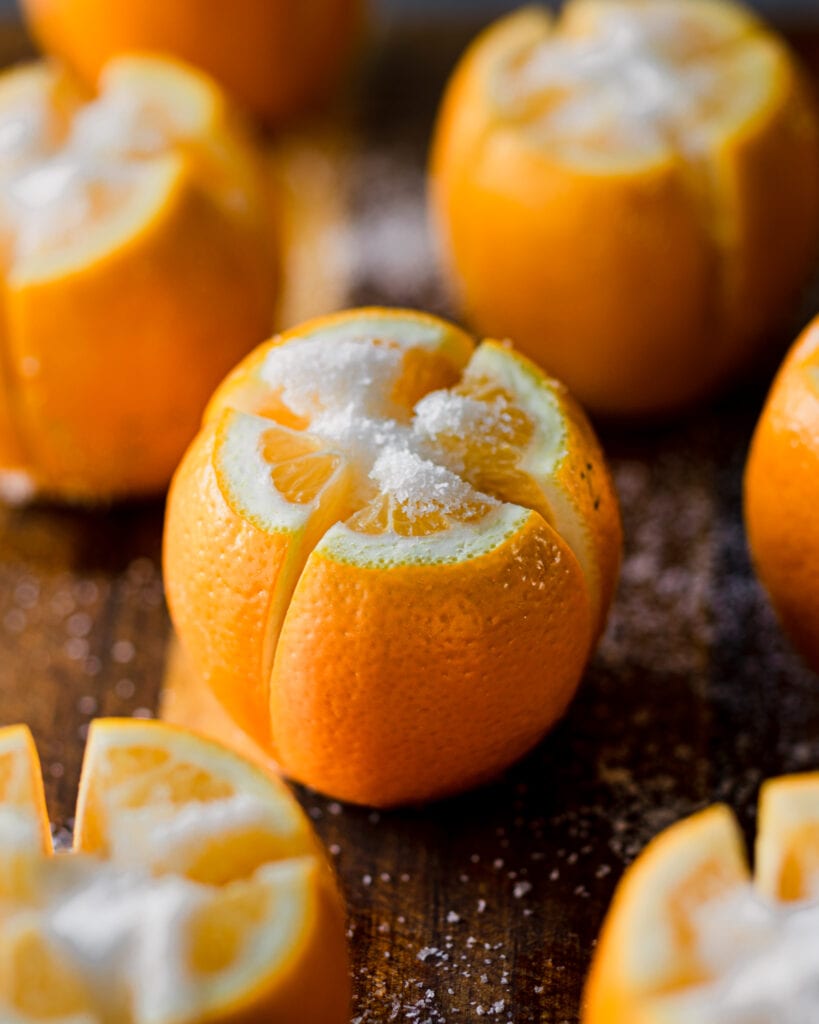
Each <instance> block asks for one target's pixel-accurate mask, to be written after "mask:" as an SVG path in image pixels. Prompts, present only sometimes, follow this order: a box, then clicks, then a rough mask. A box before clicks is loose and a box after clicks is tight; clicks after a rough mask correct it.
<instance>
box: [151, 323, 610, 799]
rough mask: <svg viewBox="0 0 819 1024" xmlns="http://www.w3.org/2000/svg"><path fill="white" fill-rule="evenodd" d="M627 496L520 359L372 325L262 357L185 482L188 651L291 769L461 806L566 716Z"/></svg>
mask: <svg viewBox="0 0 819 1024" xmlns="http://www.w3.org/2000/svg"><path fill="white" fill-rule="evenodd" d="M620 545H621V536H620V521H619V514H618V508H617V501H616V498H615V495H614V491H613V488H612V484H611V480H610V477H609V474H608V470H607V468H606V465H605V462H604V459H603V456H602V453H601V451H600V448H599V446H598V444H597V441H596V439H595V437H594V434H593V433H592V431H591V428H590V427H589V425H588V423H587V421H586V419H585V417H584V415H583V413H582V412H581V411H580V409H579V408H578V407H577V406H576V404H575V403H574V402H573V401H572V399H571V398H570V397H569V395H568V394H567V392H566V391H565V389H564V388H563V386H562V385H561V384H558V383H557V382H556V381H554V380H552V379H551V378H549V377H547V376H545V375H544V374H543V373H542V372H541V371H540V370H539V369H538V368H537V367H536V366H534V365H533V364H532V363H530V362H529V361H528V360H526V359H524V358H523V357H522V356H520V355H518V354H517V353H516V352H514V350H513V349H511V348H510V347H508V346H505V345H501V344H498V343H497V342H491V341H487V342H484V343H483V344H482V345H480V346H478V347H477V348H475V346H474V344H473V342H472V340H471V339H470V338H469V337H468V336H467V335H466V334H464V333H463V332H462V331H460V330H458V329H457V328H455V327H453V326H452V325H451V324H448V323H446V322H445V321H443V320H439V319H438V318H436V317H432V316H427V315H424V314H421V313H413V312H409V311H403V310H388V309H363V310H353V311H350V312H346V313H342V314H338V315H335V316H332V317H328V318H324V319H320V320H317V321H312V322H309V323H307V324H304V325H302V326H300V327H297V328H295V329H293V330H291V331H288V332H287V333H286V334H283V335H281V336H280V337H277V338H274V339H273V340H272V341H271V342H269V343H268V344H266V345H263V346H262V347H260V348H259V349H257V350H256V352H255V353H253V354H252V355H251V356H249V357H248V359H247V360H246V361H245V362H244V363H242V364H241V365H240V366H239V367H238V369H237V370H236V371H234V373H233V374H231V375H230V376H229V377H228V378H227V380H226V381H225V383H224V384H223V385H222V386H221V388H220V389H219V390H218V391H217V392H216V395H215V397H214V399H213V400H212V402H211V404H210V406H209V409H208V411H207V414H206V420H205V425H204V426H203V429H202V431H201V432H200V434H199V436H198V438H197V439H196V440H195V441H194V443H193V445H192V447H191V448H190V449H189V451H188V453H187V455H186V456H185V459H184V460H183V462H182V464H181V466H180V468H179V470H178V472H177V474H176V476H175V478H174V482H173V484H172V489H171V493H170V497H169V504H168V515H167V522H166V534H165V576H166V583H167V593H168V600H169V604H170V608H171V613H172V617H173V620H174V623H175V625H176V628H177V631H178V634H179V637H180V639H181V641H182V643H183V645H184V646H185V647H186V649H187V651H188V654H189V656H190V658H191V660H192V662H193V663H194V665H195V666H196V668H197V670H198V671H199V672H200V673H201V674H202V676H203V677H204V678H205V680H206V681H207V683H208V684H209V685H210V687H211V688H212V689H213V691H214V693H215V694H216V696H217V697H218V698H219V700H220V701H221V702H222V703H223V705H224V706H225V708H226V709H227V710H228V711H229V712H230V714H231V715H232V716H233V717H234V718H235V719H236V720H237V721H238V722H239V724H241V725H242V727H243V728H244V729H245V730H246V731H247V732H249V733H250V734H251V735H252V736H253V737H254V738H255V739H256V740H257V741H258V742H259V743H260V744H261V745H262V747H263V748H265V749H266V750H267V751H268V752H269V753H272V755H273V757H274V758H275V759H277V760H278V761H279V763H280V764H281V766H282V767H283V769H284V770H285V772H287V773H288V774H289V775H291V776H292V777H294V778H296V779H299V780H301V781H303V782H306V783H308V784H309V785H311V786H314V787H316V788H318V789H321V790H323V791H325V792H327V793H330V794H333V795H335V796H338V797H341V798H343V799H348V800H353V801H358V802H363V803H371V804H383V805H386V804H397V803H402V802H406V801H416V800H424V799H429V798H431V797H436V796H440V795H443V794H444V793H450V792H454V791H457V790H459V789H463V788H465V787H467V786H469V785H472V784H475V783H477V782H479V781H481V780H483V779H486V778H488V777H489V776H491V775H494V774H495V773H497V772H498V771H500V770H501V769H503V768H505V767H506V766H507V765H509V764H510V763H511V762H512V761H514V760H515V759H516V758H518V757H520V756H521V755H522V754H523V753H524V752H525V751H527V750H528V749H529V748H530V747H532V746H533V745H534V744H535V743H536V742H537V741H538V740H539V739H540V737H541V736H542V735H543V734H544V732H545V731H546V730H547V729H548V728H549V727H550V726H551V725H553V724H554V722H555V721H556V720H557V719H558V718H559V717H560V715H561V714H562V713H563V711H564V709H565V708H566V705H567V703H568V701H569V700H570V698H571V696H572V694H573V693H574V690H575V688H576V687H577V684H578V681H579V679H580V676H581V673H582V671H583V668H584V666H585V664H586V661H587V659H588V657H589V654H590V652H591V650H592V648H593V645H594V642H595V640H596V638H597V637H598V636H599V634H600V631H601V629H602V627H603V624H604V622H605V618H606V614H607V611H608V608H609V604H610V602H611V598H612V593H613V589H614V585H615V581H616V576H617V570H618V565H619V558H620Z"/></svg>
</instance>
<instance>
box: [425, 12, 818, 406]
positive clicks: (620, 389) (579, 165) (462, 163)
mask: <svg viewBox="0 0 819 1024" xmlns="http://www.w3.org/2000/svg"><path fill="white" fill-rule="evenodd" d="M431 198H432V204H433V208H434V219H435V223H436V225H437V228H438V235H439V238H440V241H441V247H442V250H443V254H444V257H445V260H446V263H447V265H448V268H449V271H450V276H451V278H452V281H453V285H454V288H455V291H456V293H457V295H458V297H459V300H460V302H461V304H462V306H463V309H464V311H465V313H466V314H467V316H468V318H469V320H470V321H471V322H472V323H473V324H474V326H475V327H476V329H478V330H480V331H481V332H484V333H488V334H492V335H494V336H496V337H505V336H507V335H508V336H509V337H512V338H514V339H515V342H516V344H518V345H519V346H520V347H521V349H522V350H523V351H524V352H527V353H528V354H529V355H531V356H532V357H533V358H535V359H537V360H538V362H540V363H541V365H543V366H544V367H545V368H546V369H547V370H548V371H549V372H550V373H554V374H556V375H557V376H558V377H559V378H560V379H561V380H564V381H565V382H566V383H567V384H568V385H569V387H570V388H571V389H572V391H573V393H574V394H575V395H576V396H577V397H578V398H579V399H580V401H581V402H583V403H584V404H585V405H587V406H588V407H590V408H592V409H594V410H596V411H598V412H601V413H606V414H616V415H645V414H657V413H663V412H667V411H668V410H671V409H674V408H676V407H679V406H682V405H684V404H685V403H688V402H691V401H693V400H695V399H697V398H700V397H702V396H703V395H705V394H706V393H708V392H709V391H712V390H713V389H714V388H716V387H717V386H718V385H721V384H723V383H725V382H726V381H727V380H729V379H730V378H731V377H732V376H733V375H735V374H736V373H737V372H738V371H740V370H741V369H742V368H743V366H744V365H745V364H746V363H748V362H750V361H751V360H752V359H753V357H754V356H755V355H756V354H757V353H758V352H759V350H760V348H761V347H762V346H764V345H765V344H766V343H767V341H768V339H769V338H770V335H771V332H772V331H773V330H774V329H775V328H776V327H777V326H778V325H780V324H781V322H782V320H783V318H785V317H787V316H788V315H789V312H790V310H791V308H792V304H793V300H794V298H795V296H796V295H797V293H798V290H799V289H800V287H801V286H802V285H803V284H804V282H805V279H806V277H807V276H808V274H809V272H810V270H811V269H812V266H813V262H814V257H815V252H816V247H817V238H819V126H818V125H817V117H816V112H815V110H814V105H813V102H812V100H811V93H810V89H809V87H808V86H807V84H806V81H805V80H804V77H803V75H802V73H801V71H800V69H799V68H798V66H797V64H796V61H795V58H794V57H793V55H792V54H791V53H790V51H789V50H788V48H787V46H786V44H785V43H784V41H783V40H782V39H781V38H779V37H778V36H777V35H776V34H775V33H774V32H773V31H771V30H769V29H768V28H766V27H765V25H764V24H763V23H762V22H761V21H759V20H758V19H757V18H755V17H754V16H753V15H752V14H751V13H750V12H748V11H747V10H745V9H744V8H743V7H741V6H740V5H737V4H734V3H731V2H727V0H695V2H688V0H569V2H568V3H567V4H566V5H565V7H564V8H563V10H562V12H561V14H560V15H559V17H556V18H555V17H552V15H550V14H549V13H547V11H546V9H545V8H540V7H537V6H533V7H526V8H524V9H522V10H521V11H520V12H518V13H517V14H513V15H511V16H509V17H507V18H505V19H503V20H501V21H500V22H498V23H496V24H495V25H493V26H491V27H490V28H489V29H488V30H487V31H486V32H485V33H484V34H482V35H481V36H480V37H479V38H478V39H477V41H476V42H475V43H474V44H473V46H472V47H471V48H470V49H469V51H468V52H467V54H466V55H465V57H464V58H463V60H462V61H461V63H460V65H459V66H458V68H457V70H456V71H455V73H454V75H453V77H452V80H451V83H450V85H449V87H448V90H447V93H446V95H445V98H444V101H443V105H442V108H441V113H440V117H439V120H438V125H437V129H436V133H435V140H434V146H433V153H432V161H431Z"/></svg>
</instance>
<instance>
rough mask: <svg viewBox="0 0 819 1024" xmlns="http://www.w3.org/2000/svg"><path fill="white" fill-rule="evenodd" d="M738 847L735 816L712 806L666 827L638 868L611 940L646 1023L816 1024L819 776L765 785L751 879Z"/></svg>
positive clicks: (615, 913)
mask: <svg viewBox="0 0 819 1024" xmlns="http://www.w3.org/2000/svg"><path fill="white" fill-rule="evenodd" d="M742 847H743V840H742V836H741V833H740V831H739V827H738V825H737V823H736V821H735V820H734V818H733V815H732V814H731V812H730V811H729V810H728V809H727V808H725V807H715V808H711V809H710V810H708V811H705V812H703V813H702V814H700V815H696V816H695V817H693V818H690V819H688V820H687V821H683V822H680V823H679V824H678V825H676V826H674V827H672V828H671V829H669V830H668V831H667V832H666V833H664V834H663V835H661V836H660V837H659V838H658V839H657V840H655V842H654V843H652V844H651V846H650V847H649V848H648V850H647V851H646V853H645V854H643V856H642V857H641V858H639V859H638V861H637V862H636V864H635V865H634V866H633V867H632V868H631V869H630V872H629V875H628V876H627V878H626V880H624V883H623V887H622V890H621V893H620V895H619V897H618V900H617V901H616V902H615V904H614V907H613V909H612V919H611V921H610V923H609V925H608V928H609V931H608V933H607V935H608V937H609V942H610V948H611V953H612V954H614V955H617V956H620V955H621V956H622V961H621V964H620V965H619V966H618V967H617V968H616V973H618V974H619V977H618V978H617V982H616V983H617V984H622V985H626V986H628V987H629V988H632V989H633V990H634V991H635V992H636V994H637V995H638V1002H639V1001H640V999H642V1000H644V1005H645V1007H646V1009H647V1011H650V1012H648V1013H647V1016H646V1019H650V1020H652V1021H656V1022H657V1024H782V1022H784V1021H788V1022H793V1024H811V1022H813V1021H814V1020H816V1014H817V1006H819V775H817V774H810V775H803V776H791V777H785V778H782V779H776V780H773V781H772V782H769V783H767V784H766V786H765V787H763V792H762V798H761V802H760V814H759V833H758V838H757V846H756V876H755V879H754V880H753V881H752V879H751V876H750V874H749V872H748V869H747V867H746V864H745V857H744V851H743V849H742ZM610 969H612V970H613V971H614V970H615V966H614V965H613V964H612V965H610ZM613 983H614V982H613ZM636 1005H637V1004H635V1006H636ZM641 1019H642V1018H641Z"/></svg>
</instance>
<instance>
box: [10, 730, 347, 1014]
mask: <svg viewBox="0 0 819 1024" xmlns="http://www.w3.org/2000/svg"><path fill="white" fill-rule="evenodd" d="M39 775H40V772H39V763H38V760H37V754H36V751H35V750H34V746H33V743H32V741H31V736H30V734H29V733H28V730H27V729H25V728H23V727H12V728H9V729H5V730H0V861H3V862H4V867H5V861H6V860H7V858H8V857H9V855H10V854H13V855H14V856H15V858H16V861H15V863H16V867H17V870H16V871H15V872H14V873H11V874H10V873H9V872H8V871H7V870H4V871H3V873H2V875H0V879H2V880H0V1018H2V1020H3V1021H4V1022H10V1024H11V1022H13V1024H29V1022H34V1021H43V1020H48V1021H55V1022H59V1024H185V1022H190V1024H200V1022H203V1021H209V1022H211V1021H212V1022H214V1024H215V1022H217V1021H218V1022H225V1024H227V1022H237V1024H238V1022H240V1021H241V1022H242V1024H245V1022H247V1024H255V1022H258V1024H262V1022H273V1021H276V1022H281V1024H296V1022H298V1024H305V1022H309V1024H336V1022H337V1024H346V1022H347V1021H348V1020H349V1002H350V995H349V986H350V982H349V976H348V970H347V953H346V945H345V936H344V921H343V914H342V909H341V904H340V899H339V896H338V893H337V891H336V888H335V884H334V881H333V878H332V876H331V873H330V869H329V867H328V865H327V863H326V861H325V860H324V857H323V855H322V854H321V852H320V850H319V846H318V842H317V840H316V838H315V836H314V835H313V833H312V831H311V829H310V826H309V824H308V823H307V820H306V818H305V816H304V814H303V813H302V811H301V809H300V808H299V806H298V804H297V803H296V802H295V800H294V799H293V797H292V796H291V795H290V793H289V792H288V791H287V789H286V787H285V786H284V785H283V784H282V783H281V782H280V781H278V780H277V779H276V778H274V777H271V776H270V775H268V774H267V773H265V772H264V771H262V770H261V769H260V768H258V767H255V766H253V765H251V764H250V763H249V762H247V761H245V760H244V759H243V758H240V757H238V756H237V755H236V754H233V753H230V752H228V751H227V750H225V749H224V748H222V747H220V746H218V745H216V744H214V743H211V742H210V741H208V740H204V739H201V738H199V737H195V736H194V735H193V734H191V733H188V732H185V731H183V730H179V729H175V728H173V727H171V726H169V725H165V724H160V723H156V722H135V721H132V720H116V719H108V720H106V719H101V720H99V721H98V722H96V723H94V724H93V725H92V727H91V730H90V733H89V740H88V747H87V750H86V756H85V762H84V765H83V773H82V778H81V782H80V795H79V802H78V806H77V820H76V828H75V838H74V849H73V850H72V851H71V852H70V853H66V852H59V853H57V854H54V853H53V852H52V849H51V840H50V836H49V832H48V817H47V815H46V813H45V806H44V800H43V789H42V781H41V779H40V777H39ZM15 779H16V780H17V782H16V787H15V784H13V782H11V783H10V781H9V780H15ZM46 840H47V841H46Z"/></svg>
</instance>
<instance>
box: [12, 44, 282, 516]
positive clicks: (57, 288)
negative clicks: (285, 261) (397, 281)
mask: <svg viewBox="0 0 819 1024" xmlns="http://www.w3.org/2000/svg"><path fill="white" fill-rule="evenodd" d="M268 203H269V199H268V197H267V196H266V193H265V189H264V185H263V176H262V172H261V168H260V166H259V165H258V156H257V154H256V152H255V150H254V148H253V146H252V144H251V142H250V140H249V139H247V138H246V137H245V135H244V134H243V132H242V131H241V130H240V129H239V127H238V126H237V124H236V123H235V117H234V115H233V113H232V111H231V109H230V107H229V105H228V103H227V101H226V99H225V97H224V95H223V94H222V93H221V92H220V91H219V89H218V88H217V87H216V86H215V85H214V83H212V82H211V81H210V80H209V79H207V78H206V77H205V76H203V75H201V74H200V73H198V72H196V71H194V70H193V69H190V68H187V67H185V66H184V65H181V64H177V63H175V62H173V61H170V60H165V59H162V58H159V57H156V58H154V57H147V56H144V57H143V56H136V55H132V56H128V57H123V58H120V59H118V60H116V61H113V62H112V63H111V64H109V65H108V66H107V67H106V68H105V70H104V72H103V73H102V75H101V76H100V80H99V83H98V93H97V94H96V95H90V94H88V93H87V92H85V91H84V89H83V88H82V87H81V86H80V85H79V84H78V83H77V82H75V81H74V80H73V78H72V77H71V76H70V75H69V74H68V73H67V72H66V71H64V70H63V69H61V68H60V67H59V65H56V64H35V65H31V66H28V67H24V68H22V69H15V70H12V71H8V72H5V73H4V74H3V75H2V76H0V278H2V283H3V305H2V315H1V316H0V409H1V410H2V411H0V474H2V475H0V485H1V484H3V483H4V482H9V481H12V482H15V481H16V482H17V483H18V485H19V483H20V482H21V481H23V480H27V481H28V484H29V487H28V489H29V491H33V492H36V491H45V492H47V493H49V494H54V495H57V496H59V497H64V498H69V499H71V498H75V499H82V500H95V499H106V498H110V497H116V496H118V495H122V494H130V493H135V492H145V491H151V490H158V489H160V488H161V487H163V486H164V485H165V484H166V483H167V481H168V479H169V478H170V475H171V473H172V471H173V468H174V467H175V465H176V463H177V462H178V460H179V457H180V456H181V454H182V452H183V451H184V448H185V446H186V445H187V444H188V443H189V442H190V439H191V437H193V435H194V434H195V432H196V428H197V425H198V423H199V419H200V417H201V413H202V410H203V408H204V406H205V403H206V401H207V399H208V397H209V395H210V392H211V391H212V390H213V387H214V386H215V385H216V383H217V382H218V381H219V380H220V378H221V377H222V376H223V375H224V374H225V372H226V371H227V370H228V369H229V367H230V366H231V365H233V363H234V362H235V361H236V360H237V359H238V358H240V357H241V356H242V355H244V354H245V353H246V352H247V351H248V350H249V349H250V348H251V347H252V346H253V345H254V344H256V343H258V342H259V340H261V339H262V338H264V337H265V336H266V335H267V333H268V332H269V331H270V329H271V326H272V320H273V313H274V302H275V292H276V270H275V253H274V245H273V238H272V232H271V230H270V228H269V225H270V222H271V218H270V216H269V215H268V209H267V206H268ZM203 252H207V254H208V258H207V259H206V260H203V259H202V253H203ZM18 489H19V487H18Z"/></svg>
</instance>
